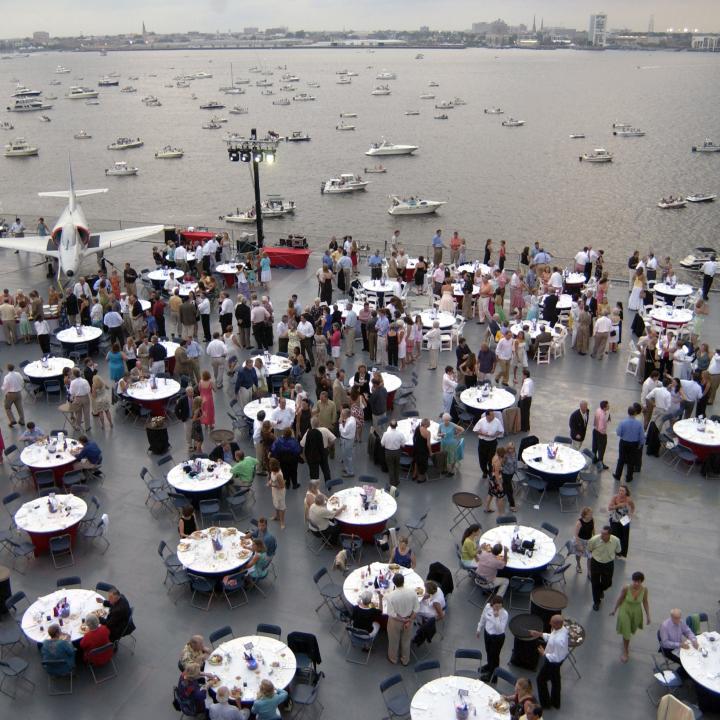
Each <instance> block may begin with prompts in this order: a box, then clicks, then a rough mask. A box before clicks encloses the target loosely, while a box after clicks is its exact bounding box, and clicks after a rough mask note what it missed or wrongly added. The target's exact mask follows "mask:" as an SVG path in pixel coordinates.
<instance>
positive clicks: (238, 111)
mask: <svg viewBox="0 0 720 720" xmlns="http://www.w3.org/2000/svg"><path fill="white" fill-rule="evenodd" d="M228 112H229V113H230V114H231V115H247V113H248V109H247V108H246V107H242V106H240V105H234V106H233V107H231V108H230V110H229V111H228Z"/></svg>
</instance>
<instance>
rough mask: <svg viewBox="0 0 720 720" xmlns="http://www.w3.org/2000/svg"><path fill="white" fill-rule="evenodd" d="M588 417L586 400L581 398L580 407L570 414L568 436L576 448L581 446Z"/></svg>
mask: <svg viewBox="0 0 720 720" xmlns="http://www.w3.org/2000/svg"><path fill="white" fill-rule="evenodd" d="M589 419H590V411H589V410H588V404H587V400H581V401H580V407H579V408H578V409H577V410H575V412H574V413H572V414H571V415H570V437H571V438H572V444H573V447H574V448H575V449H576V450H579V449H580V448H581V447H582V444H583V441H584V440H585V433H586V432H587V426H588V421H589Z"/></svg>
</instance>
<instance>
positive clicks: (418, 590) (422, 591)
mask: <svg viewBox="0 0 720 720" xmlns="http://www.w3.org/2000/svg"><path fill="white" fill-rule="evenodd" d="M415 594H416V595H417V596H418V597H422V596H423V595H424V594H425V588H415Z"/></svg>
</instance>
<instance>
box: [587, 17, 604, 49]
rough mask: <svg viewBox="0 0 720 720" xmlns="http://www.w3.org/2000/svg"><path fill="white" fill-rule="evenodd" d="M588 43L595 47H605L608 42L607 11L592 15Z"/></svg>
mask: <svg viewBox="0 0 720 720" xmlns="http://www.w3.org/2000/svg"><path fill="white" fill-rule="evenodd" d="M588 43H589V44H590V45H592V46H593V47H605V45H606V43H607V15H606V14H605V13H598V14H597V15H591V16H590V26H589V28H588Z"/></svg>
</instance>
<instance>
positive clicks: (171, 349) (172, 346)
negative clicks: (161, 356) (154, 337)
mask: <svg viewBox="0 0 720 720" xmlns="http://www.w3.org/2000/svg"><path fill="white" fill-rule="evenodd" d="M158 342H159V343H160V345H162V346H163V347H164V348H165V350H167V356H168V360H169V359H170V358H174V357H175V351H176V350H177V349H178V348H179V347H180V343H176V342H173V341H172V340H158Z"/></svg>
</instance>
